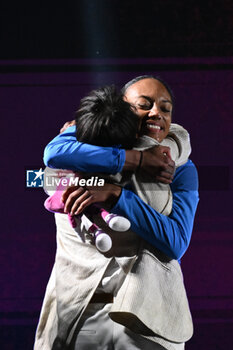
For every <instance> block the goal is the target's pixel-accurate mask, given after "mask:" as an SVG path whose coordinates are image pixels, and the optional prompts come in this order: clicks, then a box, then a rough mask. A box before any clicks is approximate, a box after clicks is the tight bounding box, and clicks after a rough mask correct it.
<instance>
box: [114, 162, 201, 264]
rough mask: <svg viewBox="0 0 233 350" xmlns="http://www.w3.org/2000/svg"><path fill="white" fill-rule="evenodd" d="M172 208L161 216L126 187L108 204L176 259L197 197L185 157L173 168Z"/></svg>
mask: <svg viewBox="0 0 233 350" xmlns="http://www.w3.org/2000/svg"><path fill="white" fill-rule="evenodd" d="M170 186H171V189H172V193H173V209H172V212H171V214H170V215H169V216H164V215H162V214H160V213H158V212H157V211H156V210H154V209H153V208H151V207H150V206H149V205H147V204H146V203H145V202H143V201H142V200H141V199H140V198H139V197H138V196H137V195H135V194H134V193H133V192H131V191H128V190H126V189H123V190H122V193H121V196H120V198H119V200H118V202H117V204H116V205H115V207H114V208H112V212H113V213H116V214H120V215H123V216H125V217H127V218H128V219H129V220H130V221H131V228H132V230H133V231H134V232H136V233H137V234H138V235H139V236H141V237H142V238H143V239H145V240H146V241H147V242H149V243H151V244H152V245H153V246H155V247H156V248H158V249H160V250H161V251H162V252H164V253H165V254H166V255H168V256H170V257H171V258H173V259H180V258H181V257H182V255H183V254H184V253H185V251H186V250H187V248H188V245H189V242H190V239H191V235H192V229H193V222H194V216H195V212H196V208H197V204H198V200H199V196H198V176H197V171H196V168H195V166H194V164H193V163H192V162H191V161H190V160H189V161H188V162H187V163H186V164H184V165H183V166H181V167H179V168H178V169H177V170H176V173H175V177H174V181H173V183H172V184H171V185H170Z"/></svg>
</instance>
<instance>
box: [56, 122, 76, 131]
mask: <svg viewBox="0 0 233 350" xmlns="http://www.w3.org/2000/svg"><path fill="white" fill-rule="evenodd" d="M73 125H75V120H71V121H69V122H66V123H65V124H64V125H63V127H62V128H61V129H60V134H61V133H62V132H63V131H65V130H66V129H67V128H68V127H69V126H73Z"/></svg>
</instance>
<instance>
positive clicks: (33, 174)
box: [26, 168, 44, 188]
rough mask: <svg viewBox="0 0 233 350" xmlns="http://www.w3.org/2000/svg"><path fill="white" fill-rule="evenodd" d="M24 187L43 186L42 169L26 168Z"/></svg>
mask: <svg viewBox="0 0 233 350" xmlns="http://www.w3.org/2000/svg"><path fill="white" fill-rule="evenodd" d="M26 175H27V176H26V187H34V188H38V187H43V185H44V171H43V170H42V168H40V170H26Z"/></svg>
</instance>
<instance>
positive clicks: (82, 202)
mask: <svg viewBox="0 0 233 350" xmlns="http://www.w3.org/2000/svg"><path fill="white" fill-rule="evenodd" d="M120 195H121V187H120V186H117V185H113V184H108V183H105V185H104V186H99V187H97V186H86V187H81V186H70V187H68V188H67V189H66V190H65V191H64V192H63V195H62V201H63V203H64V204H65V207H64V212H65V213H70V214H71V215H78V214H80V213H82V212H83V210H84V209H86V208H87V207H88V206H89V205H91V204H93V203H100V202H105V203H107V204H110V205H114V204H115V203H116V202H117V200H118V198H119V197H120Z"/></svg>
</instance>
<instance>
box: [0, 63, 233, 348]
mask: <svg viewBox="0 0 233 350" xmlns="http://www.w3.org/2000/svg"><path fill="white" fill-rule="evenodd" d="M232 63H233V61H232V60H231V59H230V58H228V59H221V60H220V59H218V58H214V57H212V58H211V59H204V58H203V59H198V58H197V59H189V58H174V59H172V58H170V59H168V58H167V59H164V60H159V59H152V58H151V59H147V60H146V59H144V60H143V59H137V60H136V59H131V60H129V59H128V60H127V59H126V60H120V59H119V60H92V61H90V60H84V59H83V60H66V61H65V60H50V61H20V62H17V61H8V62H7V61H6V62H4V61H2V63H1V72H2V71H3V70H4V69H5V71H8V73H1V74H0V114H1V126H2V128H1V142H2V146H1V154H2V157H1V165H2V168H1V184H2V186H1V194H2V196H1V198H2V200H1V214H2V219H1V225H2V226H1V245H0V266H1V271H0V273H1V275H0V281H1V289H0V317H1V318H0V333H1V339H0V345H1V349H21V348H22V349H24V350H26V349H31V348H32V343H33V337H34V331H35V327H36V324H37V320H38V315H39V310H40V307H41V303H42V298H43V295H44V292H45V287H46V283H47V281H48V278H49V274H50V271H51V267H52V265H53V261H54V256H55V239H56V236H55V224H54V220H53V215H52V214H50V213H48V212H46V210H45V209H44V208H43V201H44V200H45V198H46V195H45V194H44V193H43V191H42V190H26V186H25V170H26V169H34V168H38V169H39V168H40V167H43V160H42V157H43V149H44V147H45V145H46V144H47V143H48V141H49V140H51V139H52V138H53V137H54V136H55V135H56V134H57V133H58V132H59V128H60V127H61V126H62V125H63V124H64V122H65V121H67V120H71V119H73V118H72V117H73V112H74V111H75V110H76V109H77V107H78V103H79V100H80V98H81V97H83V96H84V95H85V94H86V93H87V92H89V91H90V90H91V89H92V88H95V87H97V86H100V85H103V84H109V83H116V84H117V85H119V86H122V85H123V84H124V83H125V82H127V81H128V80H129V79H131V78H133V77H135V76H137V75H140V74H146V73H147V74H148V73H149V74H156V75H159V76H160V77H161V78H163V79H164V80H166V81H167V82H168V84H169V85H170V86H171V87H172V89H173V91H174V94H175V97H176V105H175V113H174V116H173V120H174V122H177V123H180V124H182V125H183V126H184V127H186V128H187V129H188V130H189V132H190V135H191V142H192V149H193V151H192V155H191V159H192V160H193V161H194V162H195V164H196V165H197V167H198V169H199V174H200V186H201V191H200V203H199V207H198V211H197V215H196V221H195V227H194V232H193V237H192V241H191V245H190V247H189V249H188V251H187V253H186V254H185V256H184V258H183V259H182V269H183V272H184V278H185V284H186V287H187V293H188V297H189V301H190V306H191V309H192V313H193V318H194V325H195V334H194V336H193V338H192V340H191V341H190V342H189V343H188V344H187V346H186V349H187V350H196V349H198V350H209V349H211V350H212V349H229V348H230V347H231V344H232V341H231V333H232V330H233V284H232V262H233V261H232V260H233V259H232V255H233V254H232V243H233V238H232V187H233V186H232V165H233V164H232V162H233V161H232V134H233V122H232V120H233V114H232V87H233V86H232V85H233V72H232V70H231V65H232ZM90 64H91V65H92V67H95V69H94V70H92V71H91V69H89V68H88V67H90ZM12 67H13V68H12ZM67 67H69V69H67ZM18 343H20V344H21V347H19V346H18Z"/></svg>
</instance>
